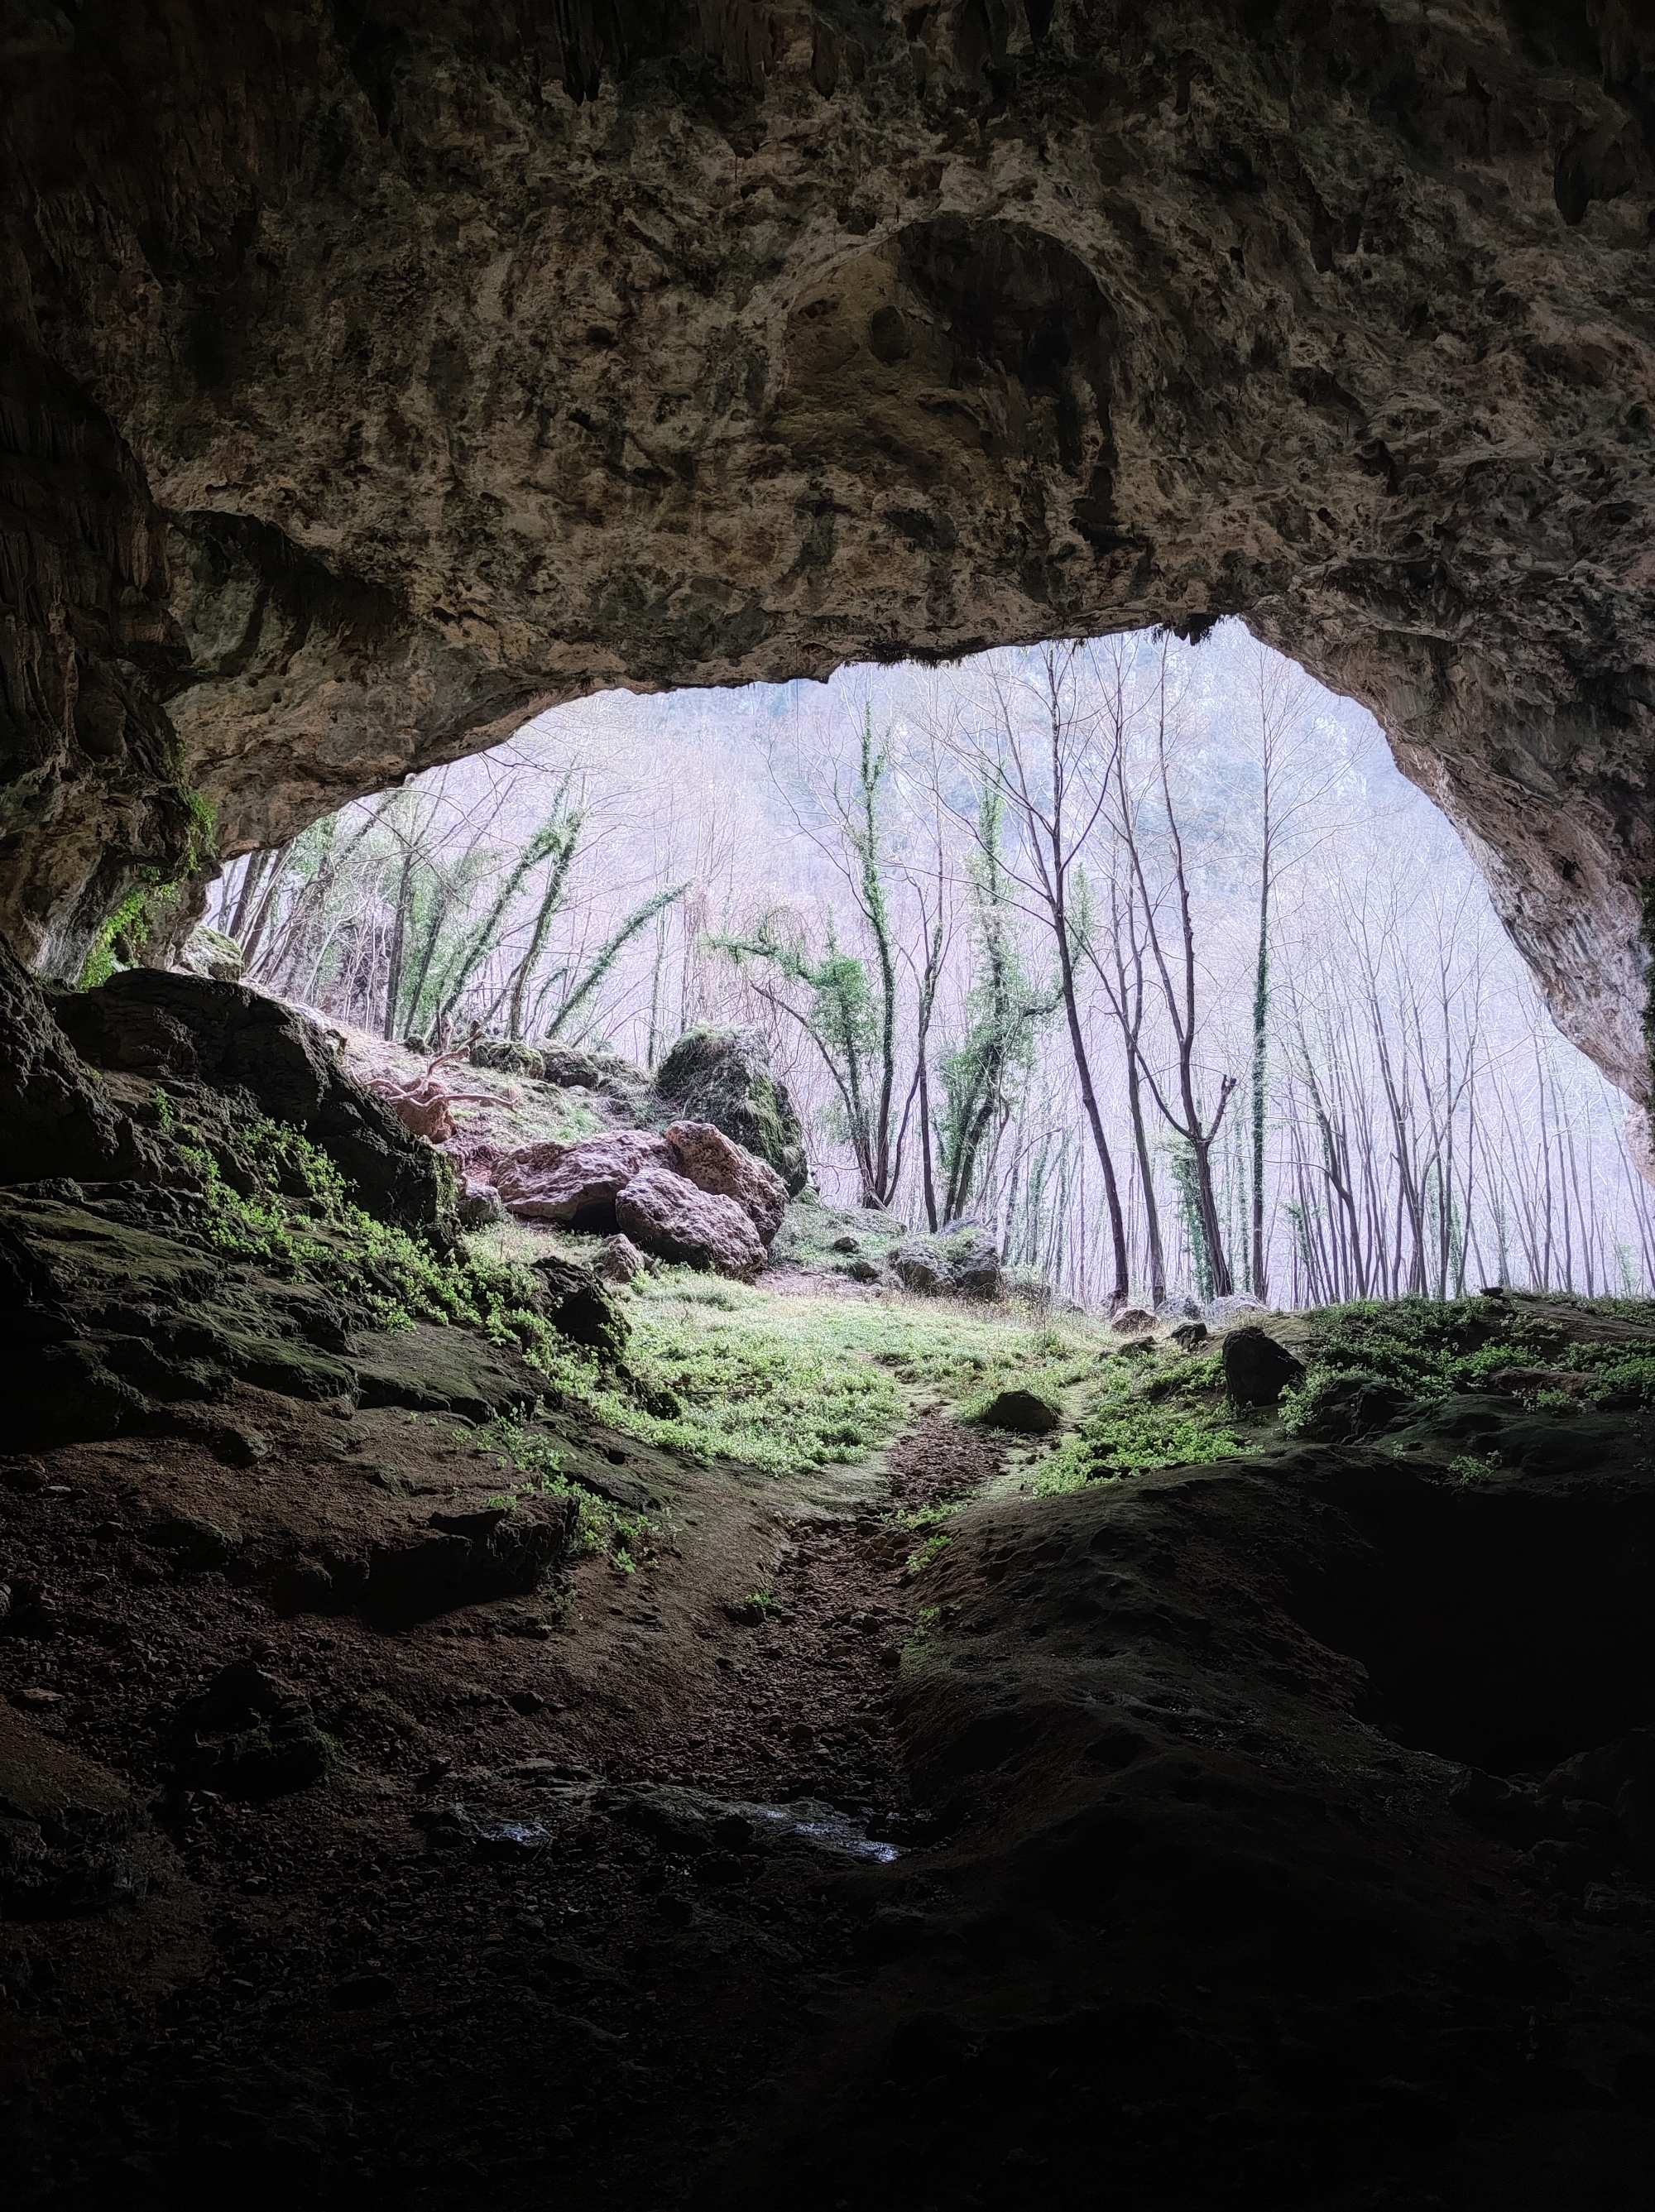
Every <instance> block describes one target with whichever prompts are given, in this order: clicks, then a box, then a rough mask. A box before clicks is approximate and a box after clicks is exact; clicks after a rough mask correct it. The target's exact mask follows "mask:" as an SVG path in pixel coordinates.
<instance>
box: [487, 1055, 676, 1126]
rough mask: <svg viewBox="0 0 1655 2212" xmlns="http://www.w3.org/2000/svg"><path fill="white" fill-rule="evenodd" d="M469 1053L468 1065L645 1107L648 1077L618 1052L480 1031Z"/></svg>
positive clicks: (635, 1107)
mask: <svg viewBox="0 0 1655 2212" xmlns="http://www.w3.org/2000/svg"><path fill="white" fill-rule="evenodd" d="M470 1057H471V1062H472V1066H473V1067H490V1068H496V1069H498V1070H500V1071H501V1072H502V1073H504V1074H508V1075H525V1076H527V1077H528V1078H529V1079H530V1080H531V1081H532V1082H535V1083H550V1084H553V1085H556V1086H557V1089H558V1090H560V1091H599V1092H600V1093H601V1094H602V1095H603V1096H604V1097H607V1098H610V1099H612V1100H613V1101H614V1102H615V1103H617V1104H618V1105H623V1106H625V1107H628V1108H630V1109H632V1110H633V1111H634V1112H640V1111H641V1110H642V1109H647V1107H648V1104H649V1102H650V1091H649V1079H648V1076H647V1075H646V1074H645V1073H644V1072H643V1070H642V1068H641V1067H636V1066H634V1065H633V1063H632V1062H631V1061H630V1060H623V1059H622V1058H621V1056H620V1054H618V1053H613V1052H584V1051H581V1049H580V1048H578V1047H576V1046H575V1045H569V1044H561V1043H559V1042H558V1041H557V1038H556V1037H543V1038H541V1039H540V1040H539V1041H538V1042H535V1043H528V1044H523V1043H519V1042H515V1041H514V1040H510V1039H506V1038H500V1037H479V1038H478V1041H477V1042H476V1043H475V1044H473V1045H472V1047H471V1050H470Z"/></svg>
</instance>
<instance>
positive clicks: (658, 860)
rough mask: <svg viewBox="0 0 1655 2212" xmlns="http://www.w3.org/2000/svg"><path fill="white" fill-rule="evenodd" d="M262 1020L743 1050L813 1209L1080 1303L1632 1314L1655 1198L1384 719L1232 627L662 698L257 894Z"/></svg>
mask: <svg viewBox="0 0 1655 2212" xmlns="http://www.w3.org/2000/svg"><path fill="white" fill-rule="evenodd" d="M207 919H208V924H209V926H210V928H211V929H212V930H213V931H216V932H217V933H220V934H221V935H222V936H223V937H226V938H228V939H234V944H235V945H236V947H238V948H239V957H240V960H241V962H242V963H243V965H244V969H245V973H246V979H247V980H248V981H251V982H253V983H254V984H255V985H257V986H258V987H259V988H261V989H264V990H265V991H268V992H271V993H272V994H277V995H280V996H282V997H283V998H286V999H288V1000H292V1001H295V1002H296V1003H299V1004H302V1005H305V1006H311V1007H313V1008H315V1009H317V1010H318V1011H319V1012H323V1013H325V1014H326V1015H327V1016H328V1017H329V1018H332V1019H333V1020H334V1021H336V1022H338V1023H343V1024H349V1025H352V1026H354V1027H356V1028H357V1029H360V1030H366V1031H368V1033H369V1034H371V1035H373V1036H378V1037H383V1038H388V1039H393V1040H397V1041H399V1042H400V1041H406V1042H409V1043H411V1045H412V1046H413V1047H414V1048H416V1049H417V1050H421V1051H429V1053H431V1054H441V1053H445V1052H448V1051H453V1050H454V1049H456V1048H463V1047H464V1046H465V1044H466V1043H467V1042H470V1041H472V1040H473V1039H475V1038H477V1037H479V1036H486V1037H510V1038H520V1039H526V1040H529V1039H546V1038H552V1039H557V1040H558V1041H560V1042H564V1043H568V1044H571V1045H575V1046H580V1047H585V1048H602V1049H605V1050H607V1051H611V1052H615V1053H618V1054H622V1055H624V1056H625V1057H626V1058H629V1059H630V1060H634V1061H636V1062H637V1063H638V1064H639V1065H640V1066H643V1067H646V1068H648V1067H649V1066H653V1065H654V1064H655V1063H657V1062H658V1061H659V1060H660V1058H661V1056H662V1055H663V1054H665V1052H666V1050H667V1049H668V1048H670V1046H671V1045H672V1042H673V1041H674V1040H675V1039H676V1038H677V1037H678V1036H679V1035H680V1034H681V1033H682V1032H684V1031H685V1030H688V1029H691V1028H692V1027H695V1026H697V1025H698V1024H757V1025H758V1026H759V1027H760V1028H761V1029H762V1030H764V1033H765V1036H766V1037H767V1039H768V1041H769V1043H770V1049H771V1053H772V1056H773V1060H774V1064H775V1066H776V1070H777V1072H778V1073H780V1074H782V1075H783V1076H784V1077H785V1079H786V1080H787V1082H788V1085H789V1087H790V1089H791V1091H792V1093H793V1096H794V1101H795V1103H797V1105H798V1106H799V1108H800V1112H801V1114H802V1115H803V1118H804V1121H805V1126H806V1134H807V1141H808V1146H809V1150H810V1156H811V1164H812V1175H813V1176H814V1179H815V1181H816V1182H817V1183H818V1187H819V1188H821V1189H822V1190H823V1191H824V1194H826V1195H829V1196H831V1197H832V1198H833V1199H835V1200H837V1201H838V1202H841V1203H847V1204H858V1203H860V1204H862V1205H866V1206H879V1207H884V1208H888V1209H890V1210H891V1211H893V1212H897V1213H898V1214H900V1215H902V1216H903V1217H904V1218H906V1219H908V1220H910V1222H913V1223H915V1224H916V1225H919V1224H924V1225H930V1226H932V1227H935V1226H938V1225H941V1224H944V1223H946V1222H949V1221H953V1220H958V1219H962V1218H970V1219H975V1220H977V1221H979V1222H981V1223H983V1225H985V1226H987V1227H989V1228H990V1229H991V1230H992V1231H993V1233H994V1235H995V1237H996V1238H997V1239H998V1240H999V1242H1000V1244H1001V1249H1002V1251H1003V1253H1004V1255H1005V1257H1006V1258H1007V1261H1012V1262H1015V1263H1019V1264H1021V1265H1023V1266H1025V1267H1032V1268H1035V1269H1037V1270H1039V1271H1040V1272H1041V1273H1044V1275H1045V1277H1046V1278H1047V1279H1048V1280H1050V1282H1051V1283H1053V1284H1054V1285H1056V1286H1058V1287H1059V1288H1061V1290H1062V1291H1063V1292H1064V1293H1065V1294H1066V1295H1068V1296H1069V1297H1073V1298H1074V1299H1075V1300H1076V1301H1078V1302H1080V1304H1086V1305H1099V1306H1101V1305H1107V1304H1111V1303H1119V1302H1120V1301H1122V1300H1123V1299H1125V1298H1129V1297H1130V1298H1132V1299H1135V1300H1140V1301H1143V1302H1147V1304H1150V1305H1152V1306H1154V1307H1161V1306H1165V1304H1167V1302H1168V1301H1169V1300H1172V1301H1177V1300H1181V1299H1183V1298H1186V1297H1196V1298H1199V1299H1202V1300H1211V1299H1213V1298H1214V1297H1226V1296H1228V1295H1231V1294H1233V1293H1244V1294H1247V1295H1250V1297H1255V1298H1257V1299H1258V1300H1260V1301H1262V1302H1263V1303H1267V1304H1274V1305H1276V1306H1278V1307H1281V1306H1306V1305H1321V1304H1329V1303H1333V1302H1337V1301H1343V1300H1349V1299H1356V1298H1366V1297H1396V1296H1400V1295H1404V1294H1409V1293H1416V1294H1423V1295H1425V1296H1427V1297H1433V1298H1439V1299H1441V1298H1451V1297H1457V1296H1458V1295H1460V1294H1462V1293H1463V1291H1466V1289H1467V1288H1468V1287H1469V1288H1470V1289H1473V1290H1475V1289H1476V1288H1477V1287H1479V1286H1481V1285H1485V1284H1495V1283H1499V1284H1504V1285H1511V1286H1513V1287H1521V1288H1549V1289H1555V1290H1566V1291H1581V1292H1585V1293H1597V1294H1602V1293H1605V1292H1608V1293H1614V1294H1632V1293H1634V1292H1638V1291H1642V1290H1644V1289H1645V1288H1646V1286H1647V1285H1649V1283H1650V1282H1651V1280H1652V1278H1655V1219H1652V1215H1651V1211H1650V1203H1649V1201H1650V1197H1651V1194H1650V1192H1649V1191H1648V1189H1647V1188H1646V1185H1645V1184H1644V1183H1643V1182H1642V1181H1641V1179H1640V1176H1638V1174H1637V1173H1636V1171H1635V1170H1634V1166H1633V1164H1632V1161H1631V1158H1630V1155H1629V1153H1628V1145H1627V1140H1626V1137H1625V1134H1624V1132H1623V1129H1622V1121H1621V1115H1622V1103H1621V1102H1620V1101H1619V1099H1618V1097H1617V1095H1616V1094H1615V1092H1614V1091H1612V1090H1611V1089H1610V1088H1609V1085H1607V1084H1606V1083H1605V1082H1604V1081H1603V1079H1602V1078H1601V1077H1600V1076H1599V1075H1598V1074H1597V1072H1596V1070H1595V1069H1593V1068H1592V1067H1591V1066H1590V1065H1589V1064H1588V1063H1587V1062H1586V1061H1585V1060H1584V1059H1583V1058H1582V1057H1581V1055H1579V1054H1578V1053H1577V1052H1576V1051H1574V1049H1573V1048H1572V1047H1571V1046H1569V1045H1568V1044H1567V1042H1565V1041H1564V1040H1563V1039H1562V1038H1561V1036H1559V1034H1558V1033H1557V1031H1556V1030H1555V1028H1554V1026H1553V1024H1551V1022H1550V1020H1549V1017H1548V1016H1547V1014H1546V1012H1545V1011H1544V1009H1543V1007H1542V1006H1541V1004H1540V1002H1539V1000H1538V999H1537V998H1536V994H1535V992H1534V989H1533V987H1532V985H1531V983H1530V981H1529V977H1528V975H1527V972H1526V970H1525V969H1524V965H1523V963H1522V960H1521V958H1520V956H1519V953H1518V950H1517V948H1516V947H1515V946H1514V945H1512V942H1511V940H1510V939H1509V938H1508V937H1507V935H1506V932H1505V930H1504V929H1503V928H1502V927H1501V925H1500V921H1499V920H1498V918H1497V916H1496V915H1495V914H1494V909H1493V908H1492V906H1491V903H1490V901H1489V897H1488V891H1487V889H1486V887H1485V885H1484V884H1483V882H1482V878H1481V877H1480V876H1479V875H1478V873H1477V872H1476V868H1475V866H1474V865H1473V862H1472V860H1471V859H1470V857H1469V855H1468V854H1467V853H1466V851H1465V849H1464V848H1463V845H1462V844H1461V842H1460V841H1459V839H1458V837H1457V836H1456V834H1455V832H1454V830H1453V829H1452V828H1451V825H1450V824H1449V823H1447V822H1446V821H1445V819H1444V817H1442V816H1441V815H1440V814H1439V812H1438V811H1437V810H1436V809H1435V807H1434V806H1433V805H1432V803H1431V801H1430V800H1429V799H1427V797H1426V796H1425V795H1424V794H1423V793H1421V792H1420V791H1419V790H1417V789H1416V788H1415V787H1414V786H1413V785H1412V784H1410V783H1409V782H1408V781H1406V780H1405V779H1404V778H1403V777H1402V775H1401V774H1400V772H1399V771H1398V769H1396V766H1395V764H1394V763H1393V762H1392V761H1391V759H1390V754H1389V752H1388V750H1387V748H1386V746H1385V743H1384V738H1383V737H1382V736H1381V734H1380V732H1379V731H1378V726H1377V725H1376V724H1375V723H1374V722H1373V720H1372V718H1371V717H1370V716H1368V715H1367V714H1366V713H1365V712H1364V711H1363V710H1362V709H1360V708H1359V707H1357V706H1355V705H1354V704H1353V703H1352V702H1348V701H1345V700H1341V699H1339V698H1336V697H1335V696H1333V695H1331V694H1330V693H1329V692H1327V691H1325V690H1322V689H1321V688H1320V687H1318V686H1317V685H1316V684H1313V683H1311V681H1310V679H1309V678H1306V677H1305V675H1304V674H1303V673H1302V672H1301V671H1299V670H1298V669H1296V668H1295V667H1294V666H1293V664H1292V663H1290V662H1288V661H1287V660H1285V659H1282V658H1281V656H1279V655H1277V654H1275V653H1271V652H1269V650H1268V649H1267V648H1265V647H1262V646H1260V645H1258V644H1257V643H1256V642H1255V641H1253V640H1252V639H1251V638H1250V636H1249V635H1248V634H1247V633H1246V632H1245V631H1244V629H1242V627H1241V626H1240V625H1239V624H1238V623H1223V624H1220V626H1219V627H1218V628H1217V629H1216V630H1215V631H1214V632H1213V633H1211V634H1210V635H1208V638H1207V639H1206V640H1204V641H1202V643H1201V644H1199V645H1192V644H1189V643H1185V642H1183V641H1180V640H1179V639H1177V637H1175V636H1172V635H1169V634H1167V633H1165V632H1155V633H1140V634H1134V635H1120V636H1116V637H1112V638H1107V639H1104V640H1102V641H1086V642H1081V643H1068V642H1061V641H1060V642H1056V643H1052V644H1048V645H1045V646H1042V647H1036V648H1030V649H1021V650H1019V649H1013V650H1006V651H1001V652H998V653H990V654H987V655H984V656H982V657H980V658H979V659H976V660H971V661H966V662H961V663H958V664H955V665H951V666H946V667H939V668H922V667H919V666H916V665H903V666H898V667H890V668H880V667H871V666H861V667H856V668H849V669H846V670H843V671H840V672H839V674H838V675H837V676H836V677H835V678H833V679H832V681H831V682H830V683H828V684H809V683H795V684H788V685H783V686H774V687H772V686H752V687H750V688H749V689H747V690H738V691H727V692H711V693H707V692H693V691H691V692H676V693H670V694H666V695H662V696H631V695H628V694H623V693H608V694H604V695H600V696H595V697H593V698H591V699H588V700H587V701H584V702H578V703H576V704H575V705H573V706H569V707H566V708H561V709H559V710H557V711H556V712H554V713H551V714H545V715H543V716H542V717H540V718H539V719H538V720H537V721H535V722H532V723H531V724H529V725H528V726H526V727H525V728H524V729H523V730H522V731H521V732H520V733H519V734H518V736H517V738H515V739H514V741H513V742H512V743H511V744H509V745H508V746H507V747H505V748H503V749H502V750H499V751H497V752H496V753H493V754H491V755H488V756H485V757H482V758H480V759H478V760H472V761H468V762H465V763H459V764H457V765H455V766H453V767H448V768H444V769H436V770H434V771H431V772H429V773H428V774H426V775H422V776H419V777H417V778H416V779H413V780H411V781H410V782H408V783H407V784H406V785H405V786H404V787H401V788H400V789H397V790H394V791H392V792H391V793H387V794H385V795H383V796H381V797H379V798H377V799H371V800H365V801H360V802H357V803H355V804H353V805H349V806H346V807H344V809H342V810H341V811H339V812H338V813H335V814H333V815H331V816H329V817H326V818H325V819H323V820H321V821H319V822H317V823H314V824H313V825H312V826H310V827H309V828H307V829H304V830H302V831H301V832H300V834H299V835H298V836H295V838H294V839H293V840H292V841H291V842H289V843H288V844H286V845H284V846H282V847H281V848H277V849H276V850H273V851H269V852H259V853H253V854H249V855H246V856H245V857H244V858H242V859H240V860H238V861H235V862H234V863H233V864H232V865H231V866H229V867H228V868H227V870H226V872H225V873H224V875H223V876H222V878H221V880H220V881H219V883H218V884H217V885H216V887H215V896H214V899H213V902H212V905H211V907H210V911H209V915H208V917H207Z"/></svg>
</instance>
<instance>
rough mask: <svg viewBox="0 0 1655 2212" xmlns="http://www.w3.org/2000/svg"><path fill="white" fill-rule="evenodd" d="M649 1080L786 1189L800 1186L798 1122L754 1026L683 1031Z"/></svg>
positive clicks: (804, 1175)
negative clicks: (763, 1166) (766, 1168)
mask: <svg viewBox="0 0 1655 2212" xmlns="http://www.w3.org/2000/svg"><path fill="white" fill-rule="evenodd" d="M654 1087H655V1089H656V1091H658V1092H659V1093H660V1097H662V1098H664V1099H666V1100H667V1101H668V1102H669V1103H671V1104H672V1106H673V1107H674V1108H675V1109H676V1110H677V1112H678V1115H679V1116H680V1118H683V1119H686V1120H692V1121H710V1122H711V1123H712V1124H713V1126H714V1127H715V1128H717V1129H721V1130H722V1131H723V1132H724V1134H725V1135H726V1136H727V1137H729V1138H731V1139H733V1140H734V1142H735V1143H736V1144H738V1145H743V1146H745V1147H746V1149H747V1151H748V1152H752V1153H755V1154H756V1155H757V1156H758V1158H760V1159H761V1160H764V1162H766V1163H767V1164H768V1165H769V1166H770V1167H772V1168H773V1169H774V1170H776V1174H777V1175H779V1176H781V1178H782V1182H784V1183H785V1184H786V1185H787V1188H788V1194H789V1195H790V1196H792V1197H794V1198H796V1197H797V1196H798V1194H799V1193H800V1191H801V1190H803V1188H805V1185H806V1182H808V1181H809V1179H810V1170H809V1167H808V1165H807V1164H806V1159H805V1133H804V1129H803V1127H802V1125H801V1124H800V1119H799V1116H798V1115H797V1113H796V1112H795V1111H794V1104H793V1101H792V1099H791V1098H790V1097H788V1086H787V1085H786V1084H785V1083H783V1082H782V1081H781V1080H780V1079H778V1078H777V1077H776V1075H774V1074H773V1073H771V1070H770V1047H769V1045H768V1043H767V1042H765V1038H764V1031H763V1030H758V1029H752V1028H745V1029H695V1030H688V1031H686V1032H685V1035H684V1036H681V1037H680V1038H679V1039H678V1042H677V1043H676V1044H675V1045H674V1046H673V1047H672V1050H671V1051H670V1052H669V1053H668V1054H667V1055H666V1059H665V1060H662V1062H661V1064H660V1066H659V1067H658V1068H657V1069H656V1070H655V1079H654Z"/></svg>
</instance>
